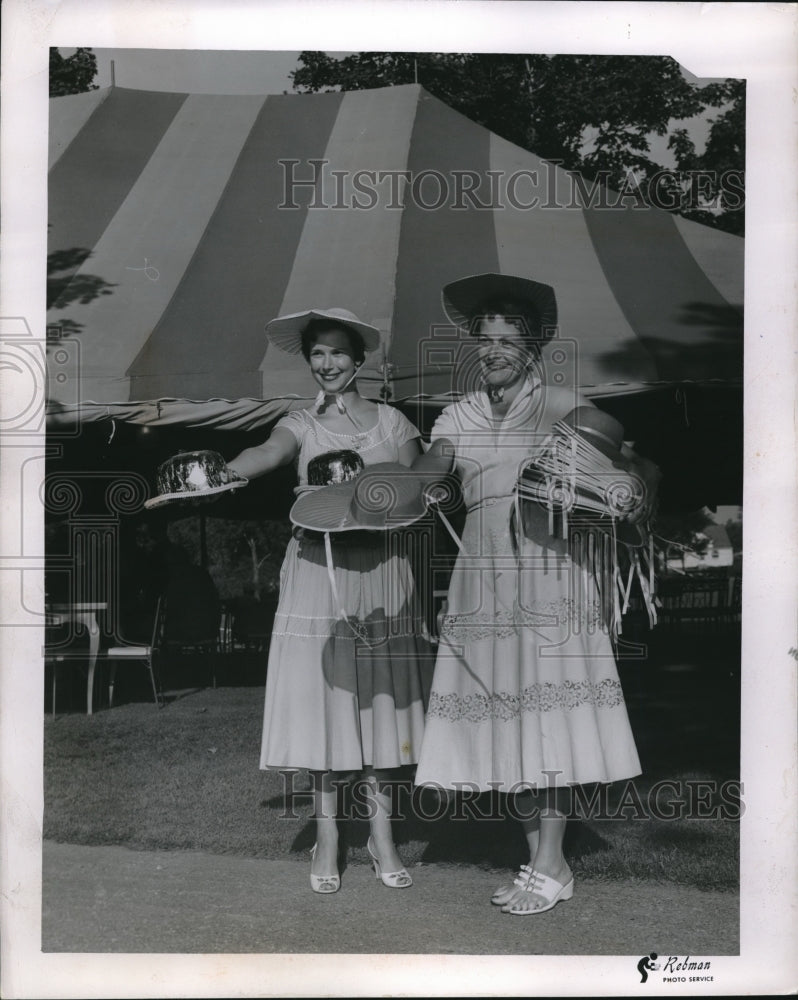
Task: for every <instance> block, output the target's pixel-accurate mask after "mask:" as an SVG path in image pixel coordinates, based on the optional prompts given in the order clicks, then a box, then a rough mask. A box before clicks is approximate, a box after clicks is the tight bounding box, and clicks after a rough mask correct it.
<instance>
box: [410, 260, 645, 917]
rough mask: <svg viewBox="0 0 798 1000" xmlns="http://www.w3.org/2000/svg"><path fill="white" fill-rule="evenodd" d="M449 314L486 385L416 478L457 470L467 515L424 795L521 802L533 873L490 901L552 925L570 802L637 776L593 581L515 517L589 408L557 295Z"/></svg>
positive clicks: (426, 753)
mask: <svg viewBox="0 0 798 1000" xmlns="http://www.w3.org/2000/svg"><path fill="white" fill-rule="evenodd" d="M443 303H444V309H445V311H446V313H447V315H448V317H449V319H450V320H451V321H452V322H453V323H454V324H455V325H457V326H464V327H465V328H466V329H467V330H468V332H469V333H470V335H471V336H473V337H474V338H475V340H476V348H477V353H478V368H477V371H478V373H479V377H480V379H481V386H480V387H479V388H478V389H477V390H476V391H474V392H471V393H469V394H467V395H465V396H464V397H463V398H462V399H461V400H460V401H459V402H456V403H454V404H452V405H451V406H448V407H446V409H444V410H443V412H442V413H441V415H440V417H439V418H438V420H437V421H436V423H435V425H434V427H433V430H432V435H431V437H432V444H431V447H430V449H429V451H428V452H427V453H426V454H425V455H424V456H422V457H421V458H419V460H417V462H416V464H415V468H416V469H417V470H421V471H423V472H425V473H428V474H429V475H430V476H431V477H432V478H435V477H436V476H438V475H441V474H444V473H448V472H449V471H450V470H451V469H452V468H454V469H455V470H456V472H457V474H458V475H459V477H460V480H461V483H462V488H463V494H464V499H465V503H466V507H467V511H468V514H467V517H466V522H465V527H464V529H463V533H462V537H461V540H460V547H461V548H460V554H459V556H458V558H457V563H456V565H455V568H454V571H453V574H452V577H451V582H450V586H449V591H448V599H447V604H446V606H445V609H444V612H443V613H442V615H441V616H440V618H439V622H440V642H439V647H438V655H437V662H436V667H435V674H434V678H433V686H432V692H431V695H430V704H429V709H428V713H427V724H426V730H425V735H424V744H423V747H422V751H421V760H420V762H419V765H418V769H417V775H416V781H417V782H418V783H419V784H422V785H425V784H426V785H435V786H438V787H441V786H442V787H444V788H448V789H458V788H468V789H470V790H474V789H479V790H480V791H491V790H498V791H500V792H503V793H506V794H508V795H511V796H514V798H513V802H514V804H515V807H516V810H517V811H516V815H519V816H522V817H524V818H523V820H522V825H523V828H524V833H525V835H526V840H527V845H528V849H529V863H528V864H527V865H524V866H523V867H522V869H521V871H520V872H519V874H518V876H517V877H516V878H515V879H514V880H510V881H509V882H508V883H507V884H506V885H504V886H502V887H500V888H499V889H498V890H497V892H496V893H495V894H494V896H493V899H492V902H493V903H495V904H498V905H501V906H502V907H503V908H504V910H505V912H508V913H512V914H516V915H526V914H533V913H542V912H545V911H546V910H548V909H551V908H552V907H553V906H554V905H555V904H556V903H557V902H558V901H560V900H565V899H570V898H571V895H572V893H573V876H572V873H571V871H570V868H569V866H568V863H567V861H566V859H565V857H564V855H563V850H562V845H563V835H564V830H565V815H566V812H567V808H566V806H567V804H566V802H564V801H563V797H564V792H566V791H567V789H568V787H569V786H572V785H574V784H583V783H588V782H609V781H614V780H617V779H621V778H629V777H632V776H633V775H636V774H639V773H640V764H639V760H638V755H637V751H636V748H635V742H634V739H633V736H632V732H631V728H630V725H629V720H628V717H627V713H626V708H625V705H624V699H623V694H622V691H621V686H620V683H619V680H618V672H617V669H616V665H615V660H614V657H613V649H612V644H611V639H610V637H609V635H608V633H607V630H606V628H604V627H602V624H603V623H602V621H601V613H602V604H601V595H600V594H599V592H598V589H597V585H596V581H595V580H594V579H593V578H592V576H591V573H590V571H589V569H588V568H587V567H586V566H583V565H580V564H579V563H578V562H576V561H574V560H572V559H571V558H570V554H569V551H568V541H567V539H564V538H562V537H553V536H552V534H551V532H550V526H549V520H548V518H547V515H546V512H545V510H544V509H543V507H542V506H537V507H536V506H535V505H531V504H527V505H525V506H524V513H523V525H519V524H517V518H514V512H515V511H516V506H515V490H516V483H517V481H518V476H519V469H521V468H523V467H524V466H525V465H526V463H528V461H529V460H530V459H533V458H534V457H535V456H536V455H538V454H540V452H541V449H542V448H543V447H545V443H546V441H547V440H550V437H551V432H552V429H553V427H554V425H555V424H556V423H557V422H558V421H561V420H562V419H563V418H565V417H567V416H568V414H569V413H571V412H572V411H574V410H575V409H576V408H580V407H592V404H591V403H590V402H589V401H588V400H587V399H585V398H583V397H581V396H580V395H579V394H578V393H577V392H575V391H574V389H573V388H566V387H562V386H554V385H547V384H546V382H545V371H544V365H543V361H542V357H543V355H542V348H543V346H544V345H545V343H546V342H547V341H548V340H549V339H551V338H552V337H553V336H554V335H555V333H556V329H555V328H556V323H557V307H556V300H555V295H554V291H553V289H552V288H551V286H549V285H545V284H543V283H541V282H537V281H532V280H529V279H526V278H522V277H516V276H511V275H500V274H480V275H474V276H471V277H468V278H464V279H461V280H459V281H455V282H453V283H452V284H450V285H447V286H446V288H445V289H444V290H443ZM577 412H578V411H577ZM635 516H638V517H643V516H644V512H643V511H642V510H638V511H637V512H636V515H635ZM522 528H523V530H521V529H522ZM545 789H549V791H541V790H545Z"/></svg>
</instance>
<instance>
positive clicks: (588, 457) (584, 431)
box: [519, 406, 649, 546]
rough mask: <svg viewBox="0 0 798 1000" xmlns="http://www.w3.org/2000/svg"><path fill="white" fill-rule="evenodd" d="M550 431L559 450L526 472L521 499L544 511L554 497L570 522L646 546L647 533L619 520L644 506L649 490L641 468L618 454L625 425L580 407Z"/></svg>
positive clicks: (643, 469) (625, 542) (553, 451)
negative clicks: (583, 521) (582, 522)
mask: <svg viewBox="0 0 798 1000" xmlns="http://www.w3.org/2000/svg"><path fill="white" fill-rule="evenodd" d="M554 431H555V434H557V435H559V436H560V439H559V442H558V443H559V446H558V447H555V448H554V449H553V450H550V451H548V452H545V453H544V454H543V455H541V456H539V457H538V459H536V460H535V461H534V462H531V463H530V464H529V465H528V466H527V467H526V468H525V469H524V471H523V473H522V476H521V480H520V482H519V493H520V496H521V498H522V499H531V500H534V501H536V502H538V503H541V504H543V505H544V506H549V505H550V504H551V503H552V498H554V497H556V498H563V499H562V500H561V501H559V502H561V503H564V504H565V507H566V510H567V509H568V508H571V509H572V513H571V515H569V516H571V517H572V518H573V516H574V515H577V516H581V517H587V518H588V519H589V520H590V521H591V522H592V523H593V524H594V525H595V526H596V527H599V528H601V529H602V530H606V531H614V533H615V535H616V537H617V539H618V541H621V542H623V543H624V544H626V545H632V546H639V545H642V544H644V542H645V540H646V532H645V530H643V529H642V528H640V527H639V526H638V525H636V524H632V523H630V522H628V521H626V520H624V519H621V520H619V519H618V518H619V517H620V515H622V514H628V513H631V512H634V511H635V510H637V509H639V508H640V507H641V506H642V505H643V504H644V503H645V495H646V489H647V488H648V486H649V483H648V482H647V481H646V480H647V475H646V468H645V466H643V465H641V464H640V463H636V462H635V460H634V459H630V458H628V457H627V456H625V455H624V454H623V453H622V451H621V446H622V445H623V425H622V424H620V423H619V422H618V421H617V420H616V419H615V418H614V417H612V416H610V415H609V414H608V413H604V412H603V411H602V410H599V409H598V408H597V407H595V406H578V407H576V408H575V409H573V410H572V411H571V412H570V413H569V414H568V415H567V416H566V417H564V418H563V419H562V420H561V421H558V423H557V424H555V427H554ZM565 498H568V501H567V503H566V501H565ZM555 504H556V505H559V504H558V503H557V502H556V501H555Z"/></svg>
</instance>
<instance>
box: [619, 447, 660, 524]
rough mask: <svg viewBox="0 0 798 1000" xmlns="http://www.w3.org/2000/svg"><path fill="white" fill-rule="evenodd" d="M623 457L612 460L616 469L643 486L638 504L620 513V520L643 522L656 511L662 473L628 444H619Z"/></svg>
mask: <svg viewBox="0 0 798 1000" xmlns="http://www.w3.org/2000/svg"><path fill="white" fill-rule="evenodd" d="M621 454H622V456H623V459H622V460H621V461H620V462H613V465H614V466H615V467H616V468H617V469H623V470H624V472H628V473H629V474H630V475H632V476H634V477H635V478H636V479H637V480H638V481H639V482H640V483H642V486H643V497H642V500H641V502H640V503H639V504H637V505H636V506H635V507H633V508H632V510H630V511H628V512H627V513H625V514H621V515H620V520H622V521H628V522H629V523H630V524H645V523H646V522H647V521H650V520H652V519H653V517H654V514H655V513H656V508H657V500H658V495H657V494H658V491H659V484H660V482H661V481H662V473H661V472H660V470H659V467H658V466H657V465H655V464H654V462H652V461H650V460H649V459H647V458H643V456H642V455H638V454H637V453H636V452H635V451H633V450H632V449H631V448H630V447H629V446H628V445H626V444H624V445H622V446H621Z"/></svg>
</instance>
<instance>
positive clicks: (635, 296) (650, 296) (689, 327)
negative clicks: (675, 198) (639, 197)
mask: <svg viewBox="0 0 798 1000" xmlns="http://www.w3.org/2000/svg"><path fill="white" fill-rule="evenodd" d="M585 218H586V220H587V224H588V229H589V231H590V235H591V237H592V239H593V243H594V245H595V247H596V252H597V254H598V257H599V260H600V261H601V266H602V268H603V270H604V274H605V276H606V278H607V280H608V281H609V283H610V286H611V287H612V291H613V293H614V295H615V297H616V298H617V300H618V302H619V303H620V305H621V308H622V309H623V311H624V313H625V315H626V317H627V319H628V321H629V323H630V325H631V326H632V327H633V329H634V330H635V331H636V332H637V336H638V337H639V338H640V340H641V341H642V342H643V343H644V344H645V346H646V347H647V348H648V350H649V351H650V352H651V353H652V354H653V355H654V357H655V358H656V364H657V375H658V378H659V379H661V380H677V381H678V380H679V379H680V378H681V377H683V374H684V364H683V361H682V358H681V356H680V355H681V352H682V350H684V349H689V351H690V357H691V366H690V367H691V377H692V378H694V379H696V378H697V379H701V378H705V379H712V378H715V379H717V378H728V377H737V376H739V375H740V374H741V372H740V371H739V361H740V351H739V343H738V342H737V338H736V336H734V330H733V329H732V328H730V326H729V319H730V317H729V303H728V302H726V300H725V299H724V298H723V297H722V296H721V295H720V294H719V293H718V291H717V289H716V288H715V286H714V285H713V284H712V283H711V282H710V281H709V279H708V278H707V276H706V275H705V274H704V272H703V271H702V270H701V268H700V267H699V266H698V264H697V263H696V260H695V258H694V257H693V256H692V254H691V253H690V252H689V250H688V249H687V247H686V245H685V242H684V240H683V239H682V237H681V235H680V233H679V230H678V229H677V228H676V224H675V223H674V221H673V217H672V216H671V215H669V214H668V213H667V212H663V211H660V210H659V209H655V208H631V207H629V208H625V209H622V208H620V207H619V208H616V209H607V208H601V207H599V206H594V207H590V208H587V209H586V210H585ZM698 345H700V347H699V346H698ZM606 361H607V364H608V366H610V367H611V368H612V370H615V371H621V370H623V368H624V365H625V364H626V356H625V351H624V347H623V345H621V346H619V347H618V349H617V350H616V351H614V352H611V354H610V355H609V356H608V357H607V358H606Z"/></svg>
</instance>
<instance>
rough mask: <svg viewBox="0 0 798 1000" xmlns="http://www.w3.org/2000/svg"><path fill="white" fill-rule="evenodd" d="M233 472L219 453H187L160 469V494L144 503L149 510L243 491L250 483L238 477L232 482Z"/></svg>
mask: <svg viewBox="0 0 798 1000" xmlns="http://www.w3.org/2000/svg"><path fill="white" fill-rule="evenodd" d="M230 475H231V472H230V470H229V469H228V468H227V466H226V464H225V461H224V459H223V458H222V456H221V455H220V454H219V453H218V452H217V451H186V452H183V453H182V454H180V455H174V456H173V457H172V458H168V459H167V460H166V461H165V462H162V463H161V464H160V465H159V466H158V473H157V477H156V486H157V489H158V495H157V496H154V497H151V498H150V499H149V500H145V502H144V506H145V507H146V508H147V509H148V510H152V509H153V508H154V507H161V506H162V505H163V504H166V503H177V502H186V501H188V502H191V503H196V502H199V501H202V500H208V499H212V498H213V497H215V496H217V495H218V494H220V493H228V492H230V491H231V490H238V489H241V487H242V486H246V485H247V483H248V482H249V480H247V479H245V478H244V477H243V476H237V477H236V479H234V480H230V479H229V476H230Z"/></svg>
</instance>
